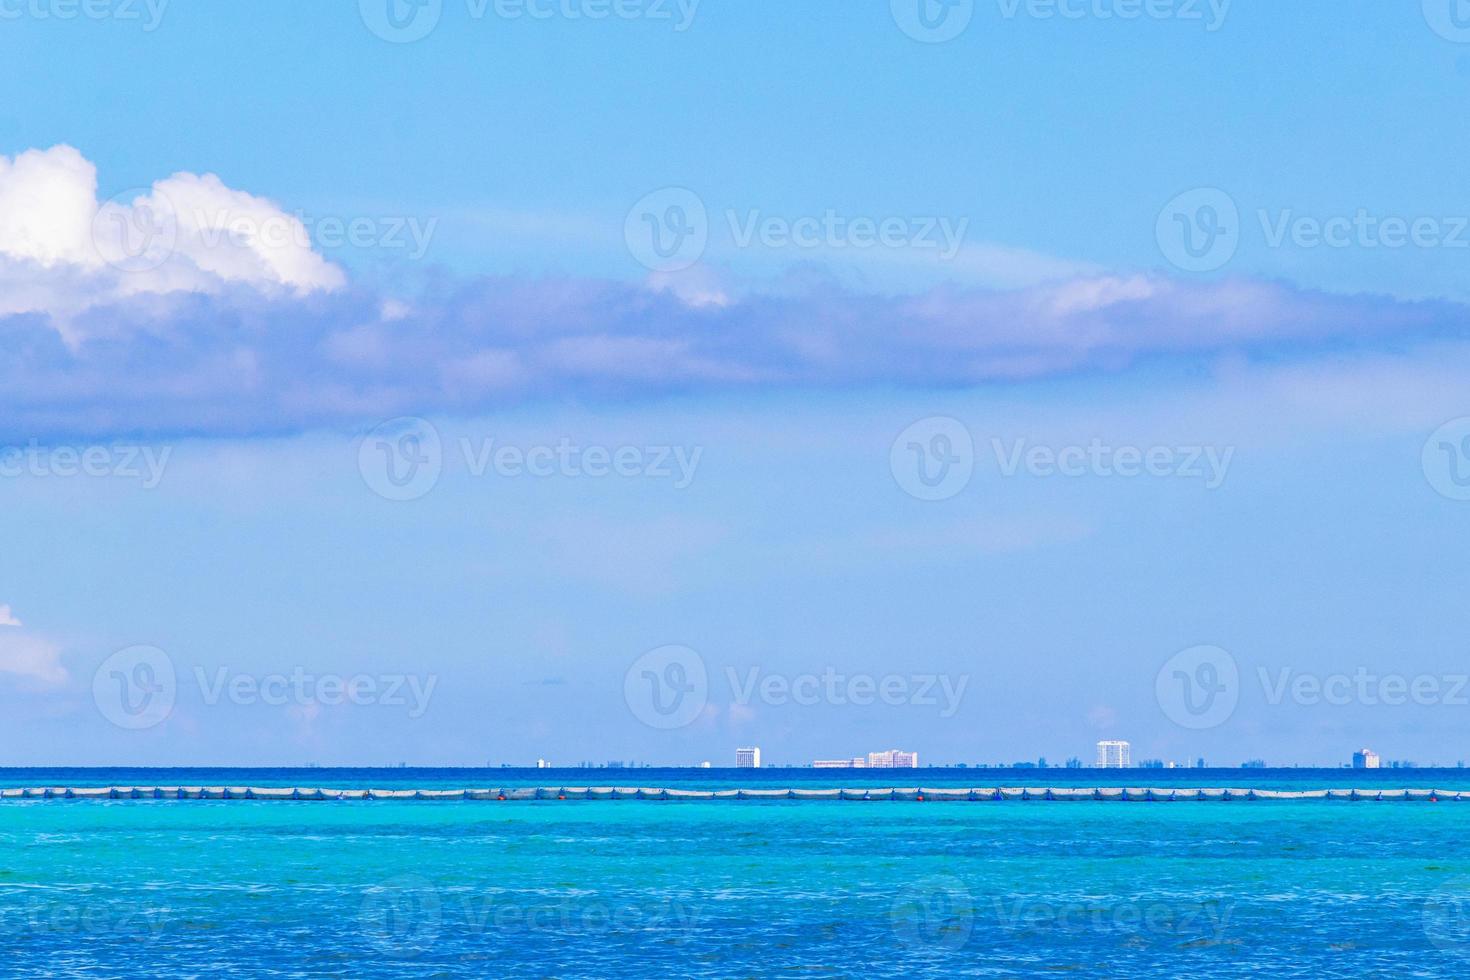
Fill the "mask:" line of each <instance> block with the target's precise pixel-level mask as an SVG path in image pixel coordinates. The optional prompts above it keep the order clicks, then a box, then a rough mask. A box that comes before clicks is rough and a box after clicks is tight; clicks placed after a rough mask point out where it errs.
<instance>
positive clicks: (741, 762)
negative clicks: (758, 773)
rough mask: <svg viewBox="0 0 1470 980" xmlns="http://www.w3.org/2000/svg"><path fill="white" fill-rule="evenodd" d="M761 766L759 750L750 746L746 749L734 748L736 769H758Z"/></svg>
mask: <svg viewBox="0 0 1470 980" xmlns="http://www.w3.org/2000/svg"><path fill="white" fill-rule="evenodd" d="M760 767H761V750H760V749H759V748H758V747H754V746H752V747H751V748H748V749H736V750H735V768H736V769H759V768H760Z"/></svg>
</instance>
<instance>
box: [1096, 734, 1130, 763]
mask: <svg viewBox="0 0 1470 980" xmlns="http://www.w3.org/2000/svg"><path fill="white" fill-rule="evenodd" d="M1131 765H1133V747H1132V746H1131V745H1129V744H1128V743H1127V742H1123V741H1119V740H1116V739H1109V740H1107V741H1105V742H1098V743H1097V767H1098V768H1099V769H1127V768H1128V767H1130V766H1131Z"/></svg>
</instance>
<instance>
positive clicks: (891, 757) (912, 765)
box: [868, 749, 919, 769]
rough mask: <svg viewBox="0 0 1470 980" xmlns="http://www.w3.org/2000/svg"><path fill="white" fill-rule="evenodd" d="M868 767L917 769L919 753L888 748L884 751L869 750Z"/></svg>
mask: <svg viewBox="0 0 1470 980" xmlns="http://www.w3.org/2000/svg"><path fill="white" fill-rule="evenodd" d="M868 768H869V769H917V768H919V753H917V752H904V751H903V750H902V749H889V750H888V751H886V752H869V753H868Z"/></svg>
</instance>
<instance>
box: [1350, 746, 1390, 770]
mask: <svg viewBox="0 0 1470 980" xmlns="http://www.w3.org/2000/svg"><path fill="white" fill-rule="evenodd" d="M1382 765H1383V760H1381V759H1379V758H1378V753H1377V752H1374V751H1373V750H1372V749H1359V750H1358V751H1356V752H1354V753H1353V768H1354V769H1379V768H1381V767H1382Z"/></svg>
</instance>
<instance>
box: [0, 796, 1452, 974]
mask: <svg viewBox="0 0 1470 980" xmlns="http://www.w3.org/2000/svg"><path fill="white" fill-rule="evenodd" d="M1028 774H1029V775H1030V776H1032V777H1050V778H1034V779H1027V778H1025V777H1026V776H1027V775H1028ZM881 775H882V774H874V773H844V772H819V773H813V772H812V771H810V770H767V771H763V772H760V773H740V774H736V773H731V772H727V771H713V772H706V773H696V774H691V773H690V772H689V771H687V770H681V771H659V770H646V769H644V770H625V771H622V772H618V771H615V770H613V771H608V770H603V771H593V772H588V771H574V770H562V771H557V770H552V771H542V772H539V773H538V772H534V771H531V772H527V771H525V770H480V771H466V770H456V771H444V770H435V771H429V770H367V771H358V772H352V771H346V770H325V769H313V770H297V771H289V770H256V771H242V770H224V771H220V770H216V771H209V770H192V771H189V770H152V771H140V770H111V771H103V770H88V771H77V770H72V771H58V770H50V771H35V770H32V771H26V770H7V771H0V785H6V786H17V785H55V786H63V785H76V786H80V785H109V784H116V785H135V784H136V785H154V784H166V785H176V784H191V785H192V784H204V785H299V786H324V787H325V786H341V787H354V788H356V787H377V788H392V787H395V786H415V787H427V786H446V787H458V786H475V787H480V786H502V785H503V786H525V785H550V786H555V785H561V784H566V785H644V786H672V787H710V786H734V785H742V784H743V785H759V786H774V785H780V784H783V783H789V784H793V785H802V786H814V785H824V786H838V785H894V784H895V783H897V784H898V785H929V786H957V785H965V786H969V785H973V786H991V785H1026V784H1030V785H1048V784H1049V785H1092V784H1099V785H1101V784H1113V785H1118V784H1123V783H1126V784H1129V785H1177V786H1183V785H1191V786H1194V785H1212V786H1225V785H1255V786H1261V787H1266V788H1297V787H1301V788H1310V787H1317V786H1329V785H1330V786H1372V785H1379V786H1383V787H1385V788H1387V787H1389V786H1394V787H1398V786H1409V787H1424V786H1436V787H1439V788H1443V789H1470V780H1465V779H1462V778H1459V773H1458V772H1456V771H1441V772H1433V771H1429V770H1401V771H1395V772H1392V773H1385V772H1381V771H1380V772H1378V773H1343V772H1341V771H1328V772H1325V773H1317V772H1312V771H1306V770H1303V771H1300V772H1286V771H1282V770H1275V771H1272V770H1267V771H1256V772H1253V773H1252V772H1247V773H1244V774H1242V773H1241V771H1239V770H1232V771H1230V772H1209V773H1206V774H1204V776H1205V778H1201V774H1198V773H1193V774H1182V775H1188V776H1193V778H1180V777H1181V774H1178V773H1170V772H1167V771H1164V772H1162V773H1149V772H1141V771H1138V770H1134V771H1131V772H1128V773H1126V774H1124V775H1125V777H1126V778H1123V779H1118V780H1104V779H1102V778H1100V777H1102V776H1104V775H1107V774H1105V773H1101V772H1096V771H1083V772H1073V773H1072V774H1071V775H1072V776H1073V777H1076V778H1072V779H1067V778H1063V776H1062V774H1061V773H1060V772H1059V771H1057V770H1051V771H1048V772H1047V773H1044V774H1043V773H1035V772H1029V771H1022V772H1012V771H1000V770H968V771H958V770H937V769H936V770H920V771H919V772H917V773H913V774H911V775H912V776H913V777H914V778H911V779H899V780H895V779H893V778H892V777H893V776H894V775H895V774H893V773H890V774H888V778H886V779H883V778H878V779H875V778H873V777H875V776H881ZM1252 776H1254V777H1255V778H1251V777H1252ZM1467 828H1470V803H1464V804H1462V803H1451V802H1445V803H1439V804H1428V803H1370V802H1361V803H1348V802H1342V803H1330V802H1309V803H1299V802H1279V803H1252V802H1243V801H1236V802H1231V803H1163V804H1127V803H1097V802H1081V803H1014V802H1013V803H927V804H916V803H866V804H865V803H838V802H794V803H793V802H779V801H778V802H738V803H735V802H715V803H710V802H687V803H686V802H639V801H624V802H574V801H567V802H558V801H543V802H524V803H505V804H499V803H445V804H439V803H413V802H384V801H378V802H367V803H289V802H254V801H232V802H207V801H197V802H196V801H183V802H162V801H116V802H101V801H98V802H93V801H73V802H68V801H9V802H5V803H3V804H0V975H16V976H48V975H49V976H79V977H80V976H87V977H93V976H96V977H102V976H120V975H146V976H158V975H163V976H202V975H206V974H217V973H222V972H229V973H232V974H236V975H246V976H302V977H305V976H313V977H316V976H340V977H362V976H387V977H422V976H459V975H465V976H511V977H542V976H576V977H599V978H601V977H616V976H650V975H662V976H670V977H680V976H708V977H759V976H772V975H779V976H858V975H862V976H904V977H913V976H953V975H974V976H996V977H1004V976H1056V975H1069V974H1070V975H1077V976H1096V975H1105V976H1147V977H1244V976H1256V975H1258V974H1261V973H1263V972H1269V973H1270V974H1273V975H1286V976H1302V977H1308V976H1311V977H1322V976H1327V977H1336V976H1344V977H1345V976H1353V977H1359V976H1365V975H1367V976H1375V975H1390V974H1392V975H1396V976H1422V977H1463V976H1467V975H1470V847H1467V844H1466V839H1467V833H1466V831H1467Z"/></svg>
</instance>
